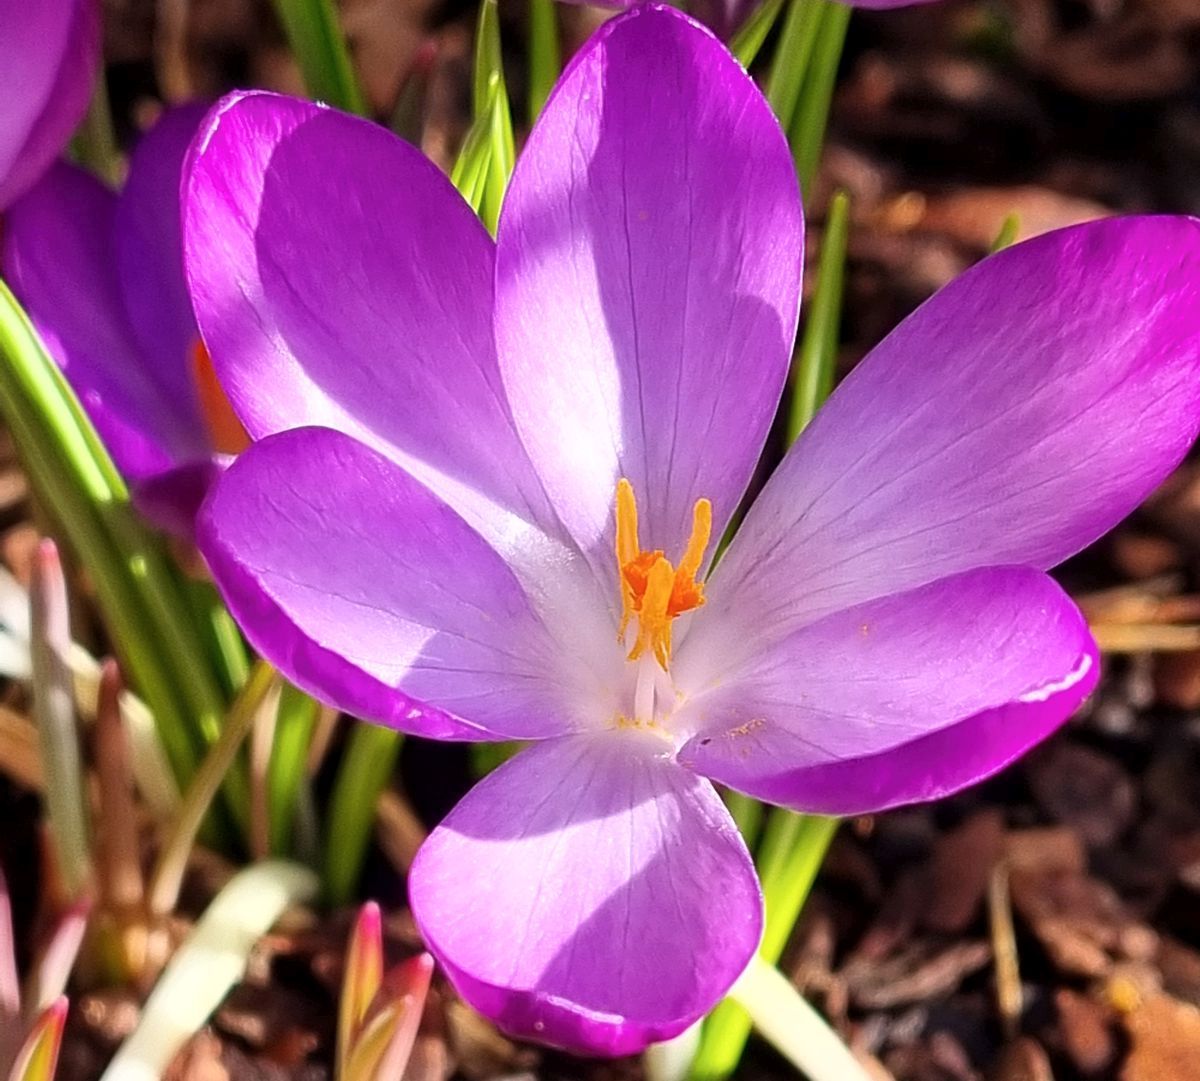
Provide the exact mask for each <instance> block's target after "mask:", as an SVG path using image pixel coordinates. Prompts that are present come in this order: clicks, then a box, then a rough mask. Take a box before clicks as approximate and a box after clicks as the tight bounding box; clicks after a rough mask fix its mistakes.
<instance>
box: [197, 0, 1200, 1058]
mask: <svg viewBox="0 0 1200 1081" xmlns="http://www.w3.org/2000/svg"><path fill="white" fill-rule="evenodd" d="M802 239H803V223H802V216H801V209H800V195H799V191H798V185H797V182H796V176H795V172H794V169H793V166H792V157H791V154H790V152H789V150H788V147H787V144H786V142H785V140H784V137H783V134H782V133H781V131H780V130H779V127H778V124H777V123H776V122H775V120H774V118H773V117H772V115H771V112H770V109H769V107H768V106H767V103H766V102H765V100H764V99H763V98H762V96H761V94H760V93H759V91H758V90H757V88H756V87H755V86H754V84H753V83H752V82H751V80H750V79H749V78H748V77H747V76H746V74H745V73H744V72H743V71H742V70H741V68H740V67H739V66H738V65H737V63H736V62H735V61H734V60H733V59H732V58H731V57H730V55H729V54H728V52H727V51H726V50H725V49H724V48H723V47H722V46H721V45H720V44H719V43H718V42H717V41H716V40H715V39H714V37H713V36H712V35H711V34H710V33H709V32H707V31H706V30H704V29H702V28H701V27H699V26H698V25H697V24H695V23H694V22H692V21H691V20H690V19H688V18H687V17H686V16H683V15H681V14H680V13H679V12H677V11H676V10H674V9H672V8H669V7H660V6H643V7H640V8H638V9H636V10H634V11H632V12H629V13H626V14H624V15H621V16H618V17H617V18H615V19H613V20H611V21H610V22H608V23H607V24H606V25H605V26H604V27H603V28H602V29H601V30H600V31H599V32H598V33H597V34H596V35H595V36H594V37H593V38H592V40H591V41H590V42H589V43H588V44H587V45H585V46H584V48H583V49H582V50H581V51H580V52H579V54H578V55H577V56H576V58H575V59H574V61H573V62H572V63H571V65H570V66H569V67H568V69H567V71H566V72H565V73H564V75H563V77H562V79H561V80H560V82H559V84H558V86H557V88H556V89H555V91H554V93H553V95H552V96H551V98H550V101H549V103H548V105H547V107H546V109H545V111H544V113H543V115H542V117H541V119H540V121H539V122H538V124H537V125H536V127H535V129H534V131H533V133H532V134H531V136H530V138H529V141H528V143H527V144H526V147H525V150H524V152H523V153H522V155H521V157H520V159H519V161H518V162H517V166H516V170H515V172H514V174H513V178H512V184H511V187H510V188H509V191H508V193H507V196H506V198H505V202H504V210H503V213H502V215H501V218H500V225H499V231H498V235H497V238H496V241H495V242H493V241H492V240H491V239H490V238H489V236H488V234H487V233H486V232H485V231H484V229H483V227H482V226H481V225H480V223H479V221H478V220H477V219H476V218H475V216H474V215H473V214H472V213H471V211H470V209H469V208H468V207H467V206H466V204H465V203H464V202H463V200H462V199H461V198H460V197H459V196H458V194H457V193H456V192H455V191H454V190H453V189H452V188H451V186H450V185H449V183H448V182H447V181H446V179H445V178H444V177H443V176H442V175H441V174H440V173H439V172H438V171H437V170H436V169H435V168H434V167H433V166H432V165H431V164H430V163H429V162H428V161H427V160H426V159H425V158H423V157H422V156H421V155H420V154H419V153H418V152H417V151H416V150H415V149H413V148H412V147H410V146H408V145H407V144H404V143H402V142H401V141H399V140H397V139H395V138H394V137H392V136H391V135H389V134H388V133H387V132H385V131H383V130H381V129H380V128H377V127H375V126H373V125H370V124H367V123H365V122H363V121H360V120H356V119H353V118H350V117H347V116H344V115H341V114H339V113H336V112H334V111H332V110H329V109H325V108H322V107H320V106H317V105H313V104H310V103H307V102H301V101H295V100H292V99H288V98H283V97H279V96H275V95H271V94H264V93H250V94H240V95H234V96H232V97H229V98H227V99H225V101H224V102H222V103H221V104H220V105H219V106H218V107H217V108H216V109H215V110H214V112H213V113H212V114H211V116H210V118H209V120H208V121H207V122H206V124H205V127H204V129H203V131H202V132H201V134H200V135H199V136H198V139H197V143H196V151H195V153H194V155H193V157H192V159H191V167H190V172H189V175H188V176H187V177H186V179H185V195H184V248H185V260H186V264H187V270H188V276H189V281H190V284H191V288H192V295H193V299H194V302H195V308H196V313H197V319H198V322H199V325H200V327H201V330H202V332H203V334H204V338H205V340H206V341H207V342H208V344H209V347H210V349H211V351H212V356H213V362H214V365H215V367H216V370H217V373H218V375H219V377H220V379H221V382H222V385H223V386H224V387H225V389H226V391H227V392H228V394H229V396H230V400H231V402H232V404H233V406H234V409H235V410H236V412H237V414H238V416H239V418H240V419H241V421H242V423H243V424H245V426H246V428H247V430H248V431H249V432H250V434H251V435H252V436H253V437H254V438H255V440H256V442H255V443H254V444H253V445H252V446H251V447H250V449H249V450H247V451H246V452H245V453H244V454H243V455H241V456H240V457H239V458H238V460H237V461H236V462H235V463H234V464H233V465H232V466H231V467H230V469H229V470H228V471H227V472H226V473H225V474H224V475H223V477H222V478H221V480H220V482H219V483H218V484H217V486H216V487H215V488H214V489H213V491H212V493H211V494H210V495H209V498H208V500H207V502H206V504H205V506H204V508H203V509H202V511H201V514H200V516H199V519H198V539H199V544H200V547H201V549H202V551H203V552H204V554H205V556H206V557H207V559H208V561H209V564H210V566H211V567H212V570H213V573H214V576H215V578H216V580H217V582H218V584H219V585H220V587H221V589H222V591H223V592H224V594H225V597H226V599H227V601H228V603H229V605H230V607H231V609H232V611H233V612H234V614H235V616H236V617H237V618H238V620H239V621H240V622H241V624H242V625H243V627H244V628H245V630H246V632H247V634H248V635H249V636H250V638H251V640H252V641H253V642H254V644H255V645H256V647H257V648H258V649H260V650H261V651H262V653H263V654H264V655H265V656H266V657H268V658H269V659H270V660H271V661H272V663H274V664H276V665H278V666H279V667H280V669H281V670H282V671H284V672H285V673H286V675H287V676H288V677H289V678H290V679H292V680H294V681H295V682H296V683H297V684H298V685H300V686H301V687H303V688H305V689H306V690H308V691H309V692H311V693H313V694H314V695H315V696H316V697H318V698H319V699H321V700H323V701H325V702H329V703H333V704H335V705H337V706H338V707H340V708H342V709H345V710H347V711H349V712H352V713H357V714H359V715H361V716H364V717H368V718H371V719H373V720H375V721H378V722H380V723H383V724H386V725H390V726H392V727H394V728H398V729H401V730H403V731H406V732H411V733H416V734H419V735H423V736H429V737H433V738H439V739H469V740H482V739H490V740H497V739H517V740H530V741H533V746H532V747H530V748H528V749H526V750H524V751H522V752H521V753H519V754H518V755H517V756H516V757H514V758H513V759H511V760H510V761H509V762H507V763H505V764H504V765H503V766H501V767H500V768H499V769H497V770H496V771H495V772H493V773H492V774H490V775H489V776H488V777H486V778H485V779H484V780H483V781H482V782H481V783H480V784H479V785H477V786H476V788H475V789H474V790H473V791H472V792H471V793H470V794H468V796H467V797H466V798H465V799H464V800H463V801H462V802H461V803H460V804H459V805H458V807H457V808H456V809H455V810H454V811H452V812H451V814H450V815H449V816H448V817H447V819H446V820H445V821H444V822H443V823H442V824H441V825H440V826H439V827H438V828H437V829H435V830H434V831H433V833H432V834H431V835H430V837H429V839H428V840H427V841H426V842H425V844H424V846H423V847H422V849H421V851H420V852H419V853H418V856H417V859H416V862H415V863H414V865H413V867H412V871H411V874H410V876H409V893H410V900H411V904H412V908H413V912H414V914H415V916H416V918H417V921H418V923H419V925H420V927H421V930H422V932H423V934H424V936H425V939H426V942H427V943H428V945H429V948H430V950H431V952H432V953H433V954H434V956H435V957H437V959H438V961H439V962H440V963H441V964H442V966H443V967H444V969H445V971H446V972H447V974H448V976H449V978H450V980H451V981H452V982H453V983H454V985H455V986H456V988H457V989H458V990H459V992H460V993H461V994H462V995H463V996H464V998H466V999H467V1000H468V1001H469V1002H470V1003H471V1004H472V1005H474V1006H475V1007H476V1008H478V1009H480V1010H481V1011H482V1012H484V1013H486V1014H487V1015H489V1016H490V1017H492V1018H494V1019H495V1020H496V1021H497V1022H498V1023H499V1024H500V1025H501V1026H502V1027H503V1028H505V1029H506V1030H508V1031H510V1032H512V1033H515V1034H518V1035H521V1036H526V1037H531V1038H534V1039H537V1040H541V1041H544V1042H546V1043H551V1044H556V1045H559V1046H563V1047H567V1048H571V1049H575V1050H579V1051H586V1052H593V1053H601V1054H621V1053H626V1052H633V1051H636V1050H639V1049H640V1048H643V1047H645V1046H646V1044H647V1043H649V1042H651V1041H656V1040H663V1039H666V1038H669V1037H671V1036H674V1035H676V1034H678V1033H679V1032H681V1031H682V1030H683V1029H684V1028H686V1027H687V1026H688V1025H690V1024H692V1023H693V1022H694V1021H695V1020H696V1019H697V1018H699V1017H700V1016H702V1015H703V1014H704V1013H705V1012H707V1011H708V1010H709V1009H710V1008H711V1007H712V1006H713V1004H714V1003H715V1002H716V1001H717V1000H718V999H719V998H720V997H721V996H722V995H723V994H724V993H725V991H726V990H728V988H729V987H730V985H731V984H732V983H733V981H734V980H735V979H736V978H737V977H738V975H739V974H740V973H741V972H742V970H743V969H744V968H745V966H746V963H747V961H748V960H749V958H750V957H751V955H752V954H753V952H754V950H755V948H756V947H757V945H758V941H759V936H760V934H761V928H762V910H761V895H760V892H759V887H758V883H757V881H756V879H755V876H754V869H753V865H752V863H751V860H750V857H749V854H748V853H747V851H746V848H745V846H744V844H743V842H742V840H741V837H740V836H739V834H738V831H737V829H736V828H735V826H734V824H733V822H732V820H731V819H730V817H729V815H728V813H727V812H726V810H725V807H724V805H723V804H722V802H721V800H720V799H719V798H718V797H717V795H716V792H715V790H714V788H713V786H712V784H711V783H710V779H716V780H719V781H723V782H725V783H728V784H731V785H733V786H735V787H737V788H740V789H742V790H744V791H747V792H750V793H752V794H755V795H759V796H762V797H764V798H767V799H770V800H773V801H775V802H778V803H780V804H782V805H784V806H787V807H792V808H795V809H798V810H805V811H818V812H823V813H828V814H854V813H859V812H869V811H874V810H879V809H882V808H885V807H891V806H895V805H897V804H902V803H907V802H911V801H914V800H925V799H934V798H937V797H939V796H943V795H946V794H948V793H950V792H953V791H955V790H957V789H960V788H962V787H964V786H965V785H969V784H973V783H975V782H976V781H978V780H980V779H982V778H984V777H986V776H988V775H990V774H992V773H994V772H995V771H996V770H998V769H1000V768H1001V767H1002V766H1004V765H1005V764H1007V763H1008V762H1010V761H1012V760H1013V759H1014V758H1016V757H1017V756H1019V755H1020V754H1021V753H1022V752H1024V751H1025V750H1026V749H1027V748H1028V747H1030V746H1031V745H1033V744H1035V743H1037V742H1038V741H1039V740H1041V739H1043V738H1044V737H1045V736H1047V735H1048V734H1049V733H1051V732H1053V731H1054V730H1055V729H1056V728H1057V727H1058V726H1059V725H1060V724H1061V723H1062V722H1063V721H1064V720H1065V719H1066V718H1067V717H1068V716H1069V715H1070V714H1071V713H1072V712H1073V711H1074V710H1075V709H1076V707H1077V706H1078V705H1079V704H1080V702H1081V701H1082V700H1083V699H1084V698H1085V697H1086V695H1087V694H1088V693H1089V691H1090V690H1091V689H1092V687H1093V686H1094V685H1095V682H1096V678H1097V668H1098V658H1097V653H1096V649H1095V645H1094V643H1093V641H1092V639H1091V636H1090V635H1089V633H1088V629H1087V626H1086V623H1085V621H1084V620H1083V618H1082V616H1081V615H1080V613H1079V611H1078V610H1077V609H1076V607H1075V605H1074V604H1073V603H1072V602H1071V600H1070V599H1069V598H1068V597H1067V596H1066V594H1065V593H1064V592H1063V591H1062V590H1061V589H1060V588H1059V587H1058V586H1057V585H1056V584H1055V583H1054V581H1053V580H1052V579H1051V578H1049V577H1048V576H1047V575H1046V574H1045V570H1046V569H1047V568H1049V567H1051V566H1053V565H1055V564H1056V563H1058V562H1060V561H1062V560H1063V559H1065V558H1066V557H1067V556H1069V555H1071V554H1072V553H1073V552H1076V551H1078V550H1079V549H1080V548H1082V547H1084V546H1085V545H1087V544H1089V543H1091V542H1092V541H1093V540H1095V539H1096V538H1097V537H1099V536H1100V535H1101V534H1102V533H1103V532H1104V531H1105V530H1107V529H1108V528H1109V527H1111V526H1112V525H1113V524H1114V523H1116V522H1117V521H1119V520H1120V519H1121V518H1122V517H1123V516H1124V515H1126V514H1127V513H1128V512H1129V511H1130V510H1132V509H1133V508H1134V507H1135V506H1136V505H1137V503H1138V502H1139V501H1140V500H1141V499H1142V498H1144V497H1145V495H1146V494H1147V493H1148V492H1149V491H1150V490H1151V489H1152V488H1153V487H1154V486H1155V485H1156V484H1158V483H1159V482H1160V481H1161V480H1162V479H1163V477H1165V476H1166V475H1167V473H1168V472H1169V471H1170V470H1171V469H1172V468H1173V467H1174V466H1175V465H1176V464H1177V463H1178V462H1179V460H1180V459H1181V458H1182V456H1183V454H1184V453H1185V451H1186V450H1187V448H1188V446H1189V445H1190V444H1191V442H1192V440H1193V438H1194V436H1195V434H1196V428H1197V423H1198V421H1200V408H1198V406H1200V371H1198V369H1200V315H1198V314H1197V313H1198V312H1200V305H1198V303H1197V301H1198V299H1200V298H1198V297H1197V293H1198V292H1200V224H1198V223H1196V222H1195V221H1193V220H1191V219H1186V218H1130V219H1125V220H1112V221H1105V222H1098V223H1095V224H1091V225H1086V226H1082V227H1079V228H1075V229H1069V230H1064V231H1062V232H1058V233H1053V234H1049V235H1047V236H1043V237H1040V238H1038V239H1036V240H1033V241H1030V242H1028V243H1026V244H1022V245H1019V246H1016V247H1013V248H1010V249H1008V250H1007V251H1005V252H1003V253H1001V254H999V255H996V256H994V257H992V258H990V259H988V260H986V261H984V262H983V263H981V264H980V265H979V266H977V267H976V268H974V269H973V270H971V271H969V272H968V273H967V274H965V275H963V276H962V277H961V278H960V279H958V280H957V281H956V282H954V283H953V284H951V285H950V286H949V287H948V288H946V289H944V290H943V291H942V292H941V293H939V294H938V295H937V296H936V297H934V298H933V299H932V300H931V301H929V302H928V303H927V304H926V305H925V306H924V307H922V308H921V309H920V310H919V311H918V312H917V313H915V314H914V315H913V316H911V317H910V318H909V319H908V320H907V321H905V323H904V324H902V325H901V326H900V327H899V328H898V329H897V330H896V331H895V332H894V333H893V334H892V335H891V336H890V337H889V338H888V339H887V340H886V341H885V342H883V343H882V344H881V345H880V346H879V347H878V348H877V349H876V350H875V351H874V352H873V353H872V354H871V355H870V356H869V357H867V358H866V359H865V360H864V361H863V362H862V363H861V364H860V366H859V367H858V369H857V370H856V371H855V372H854V373H853V374H852V375H851V376H850V377H849V378H848V379H847V380H846V381H845V382H844V383H843V385H842V386H841V387H840V388H839V389H838V390H837V391H836V392H835V394H834V395H833V397H832V398H831V400H830V401H829V403H828V405H827V406H826V408H825V409H824V410H823V411H822V412H821V413H820V415H819V416H818V417H817V418H816V419H815V421H814V422H813V423H812V424H811V425H810V426H809V427H808V428H807V430H806V431H805V432H804V434H803V435H802V436H801V437H800V439H799V440H798V441H797V442H796V443H795V444H794V446H793V447H792V449H791V450H790V452H789V453H788V455H787V456H786V457H785V459H784V461H783V463H782V465H781V466H780V467H779V469H778V470H777V471H776V473H775V475H774V477H773V478H772V479H771V481H770V482H769V483H768V485H767V486H766V489H765V490H764V491H763V493H762V494H761V496H760V497H759V499H758V500H757V501H756V502H755V504H754V506H753V507H752V508H751V509H750V511H749V513H748V515H747V516H746V518H745V521H744V524H743V526H742V527H741V529H740V530H739V531H738V534H737V536H736V538H735V539H734V541H733V543H732V544H731V546H730V547H729V548H728V550H727V551H726V552H725V554H724V556H723V557H722V559H721V561H720V563H719V565H718V566H717V567H716V568H715V570H713V571H712V573H711V574H709V573H708V571H709V569H710V567H711V564H712V552H713V548H714V541H715V539H716V538H718V537H720V536H721V535H722V532H723V531H724V529H725V527H726V525H727V524H728V522H729V521H730V518H731V516H732V514H733V513H734V510H735V508H736V507H737V506H738V503H739V501H740V500H741V498H742V496H743V493H744V492H745V490H746V487H747V484H748V483H749V480H750V477H751V474H752V472H753V470H754V467H755V463H756V462H757V461H758V458H759V455H760V452H761V451H762V448H763V445H764V442H765V440H766V438H767V433H768V430H769V428H770V426H771V423H772V418H773V417H774V415H775V413H776V409H777V406H778V403H779V400H780V394H781V391H782V389H783V386H784V381H785V379H786V377H787V371H788V364H789V356H790V352H791V348H792V344H793V341H794V335H795V329H796V323H797V305H798V298H799V296H800V287H801V273H802V252H801V249H802ZM298 425H299V426H302V427H297V426H298ZM621 632H623V633H621Z"/></svg>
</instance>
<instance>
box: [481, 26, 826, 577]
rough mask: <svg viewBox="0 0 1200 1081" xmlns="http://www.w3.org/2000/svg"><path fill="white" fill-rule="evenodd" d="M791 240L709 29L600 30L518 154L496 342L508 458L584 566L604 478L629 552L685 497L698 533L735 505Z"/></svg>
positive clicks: (735, 73) (656, 543) (768, 149)
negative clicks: (517, 454) (628, 510)
mask: <svg viewBox="0 0 1200 1081" xmlns="http://www.w3.org/2000/svg"><path fill="white" fill-rule="evenodd" d="M802 241H803V223H802V218H801V212H800V196H799V189H798V186H797V182H796V176H795V171H794V169H793V166H792V159H791V155H790V154H789V152H788V148H787V144H786V142H785V140H784V137H783V135H782V133H781V132H780V130H779V126H778V124H777V123H776V121H775V119H774V117H773V116H772V114H771V111H770V109H769V107H768V106H767V104H766V102H765V100H764V99H763V97H762V95H761V94H760V93H759V91H758V89H757V88H756V87H755V85H754V83H753V82H752V81H751V80H750V79H749V77H748V76H747V75H746V73H745V72H744V71H743V70H742V68H741V67H740V66H739V65H738V64H737V62H736V61H735V60H734V59H733V58H732V57H731V56H730V55H729V53H728V52H727V51H726V50H725V48H724V47H723V46H722V45H721V44H720V43H719V42H718V41H717V40H716V39H715V38H714V37H713V36H712V34H711V33H709V32H708V31H707V30H705V29H703V28H702V27H700V26H699V25H698V24H696V23H694V22H693V21H691V20H690V19H688V18H687V17H686V16H684V15H682V14H680V13H679V12H678V11H676V10H674V9H672V8H667V7H660V6H657V5H646V6H641V7H638V8H636V9H635V10H633V11H630V12H628V13H626V14H624V15H621V16H618V17H617V18H615V19H613V20H612V21H610V22H608V23H607V24H606V25H605V26H604V27H602V28H601V29H600V30H599V31H598V32H597V33H596V34H595V35H594V36H593V37H592V38H591V40H590V42H589V43H588V44H587V45H585V46H584V48H583V49H582V50H581V52H580V53H579V54H578V55H577V56H576V58H575V60H574V61H573V62H572V64H571V66H570V68H569V70H568V71H567V73H566V74H565V75H564V76H563V78H562V79H561V80H560V81H559V84H558V87H557V88H556V90H555V92H554V94H553V95H552V97H551V99H550V101H549V103H548V104H547V106H546V109H545V111H544V113H543V114H542V117H541V119H540V120H539V121H538V124H537V125H536V127H535V128H534V131H533V133H532V135H531V136H530V138H529V141H528V143H527V144H526V147H525V150H524V152H523V153H522V154H521V156H520V159H519V160H518V162H517V167H516V171H515V173H514V175H513V180H512V185H511V187H510V189H509V191H508V195H507V197H506V198H505V202H504V208H503V212H502V214H501V220H500V228H499V236H498V252H497V263H496V304H497V315H496V338H497V343H498V349H499V352H500V363H501V369H502V371H503V375H504V382H505V387H506V389H507V392H508V396H509V401H510V403H511V405H512V409H513V415H514V417H515V419H516V423H517V427H518V429H519V430H520V432H521V437H522V439H523V440H524V443H525V446H526V448H527V449H528V450H529V453H530V455H531V457H532V458H533V460H534V463H535V465H536V466H537V469H538V471H539V473H540V475H541V477H542V479H543V481H544V483H545V485H546V489H547V491H548V492H549V495H550V497H551V499H552V501H553V503H554V506H555V509H556V510H557V511H558V514H559V517H560V518H561V519H562V521H563V522H564V523H565V524H566V526H567V527H568V529H569V530H570V531H571V533H572V535H573V536H574V537H575V538H576V540H577V541H578V542H579V545H580V547H581V548H582V549H583V550H584V551H588V552H592V553H594V555H595V561H596V563H597V565H598V566H601V567H602V569H603V573H605V574H608V575H610V576H611V575H613V574H614V573H615V571H614V570H613V568H612V559H611V551H612V547H611V544H612V542H611V538H612V530H613V502H614V497H615V491H616V484H617V480H618V478H620V477H621V476H625V477H628V478H629V479H630V480H631V481H632V482H633V486H634V490H635V493H636V495H637V498H638V503H639V511H640V513H641V520H642V526H643V546H644V547H647V548H655V547H657V548H663V549H664V550H666V551H667V552H669V553H672V556H673V557H674V556H675V555H677V552H678V549H680V548H681V547H682V545H683V543H684V541H685V539H686V538H687V536H688V534H689V532H690V528H691V515H692V505H693V503H694V502H695V500H696V499H697V498H699V497H701V496H707V497H708V498H709V499H711V500H712V503H713V507H714V516H715V529H716V531H717V533H718V535H719V531H720V528H721V526H722V524H723V523H724V522H725V521H726V520H727V519H728V517H729V515H730V514H731V513H732V512H733V510H734V507H735V504H736V503H737V501H738V499H739V498H740V496H741V494H742V492H743V490H744V488H745V486H746V483H747V481H748V479H749V476H750V473H751V470H752V469H753V467H754V464H755V461H756V459H757V457H758V454H759V451H760V449H761V447H762V444H763V440H764V438H765V435H766V431H767V428H768V426H769V424H770V422H771V418H772V416H773V414H774V411H775V407H776V404H777V401H778V398H779V393H780V389H781V387H782V385H783V380H784V377H785V373H786V370H787V363H788V355H789V351H790V348H791V345H792V339H793V334H794V331H795V326H796V313H797V305H798V301H799V294H800V277H801V266H802ZM614 588H615V587H614Z"/></svg>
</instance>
